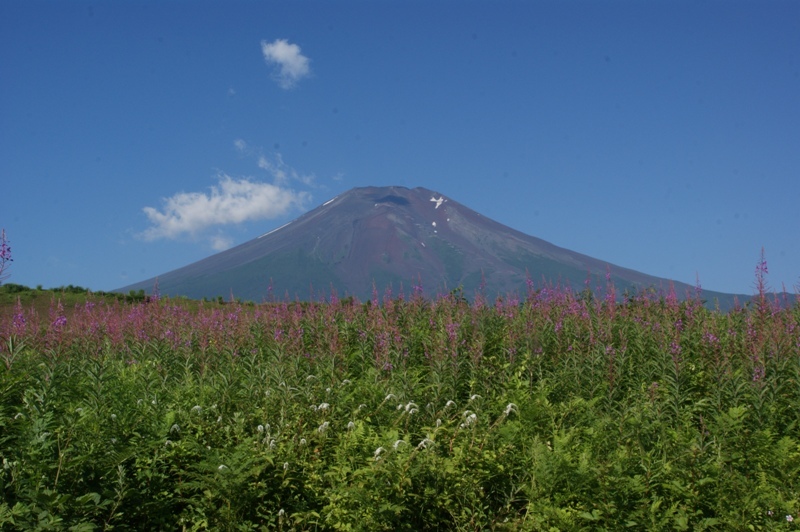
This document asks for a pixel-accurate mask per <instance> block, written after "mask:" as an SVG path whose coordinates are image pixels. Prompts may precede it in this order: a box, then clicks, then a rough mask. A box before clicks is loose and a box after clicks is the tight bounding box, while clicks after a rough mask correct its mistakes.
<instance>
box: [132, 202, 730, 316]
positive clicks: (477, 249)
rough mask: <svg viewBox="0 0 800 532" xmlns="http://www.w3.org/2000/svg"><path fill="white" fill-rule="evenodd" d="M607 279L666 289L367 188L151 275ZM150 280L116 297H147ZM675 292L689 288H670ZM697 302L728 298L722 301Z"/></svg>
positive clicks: (450, 284)
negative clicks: (127, 294)
mask: <svg viewBox="0 0 800 532" xmlns="http://www.w3.org/2000/svg"><path fill="white" fill-rule="evenodd" d="M606 272H609V273H610V275H611V278H612V280H613V281H614V283H615V285H616V287H617V289H618V290H619V291H620V292H621V291H622V290H625V289H639V288H645V287H651V286H652V287H655V288H661V289H664V290H666V289H668V287H669V283H670V281H668V280H666V279H661V278H658V277H653V276H650V275H646V274H644V273H641V272H637V271H634V270H630V269H627V268H623V267H620V266H616V265H613V264H608V263H606V262H604V261H602V260H598V259H595V258H592V257H589V256H586V255H582V254H580V253H576V252H573V251H570V250H567V249H564V248H560V247H558V246H555V245H553V244H551V243H549V242H546V241H544V240H541V239H539V238H536V237H533V236H530V235H526V234H524V233H521V232H519V231H516V230H514V229H511V228H509V227H507V226H504V225H502V224H500V223H498V222H495V221H493V220H491V219H489V218H486V217H484V216H481V215H480V214H479V213H477V212H475V211H473V210H472V209H469V208H468V207H466V206H464V205H461V204H460V203H458V202H456V201H454V200H452V199H450V198H447V197H445V196H443V195H441V194H439V193H437V192H434V191H431V190H428V189H425V188H415V189H407V188H404V187H365V188H356V189H352V190H350V191H348V192H346V193H344V194H341V195H340V196H337V197H335V198H333V199H331V200H329V201H327V202H325V203H324V204H322V205H320V206H319V207H317V208H316V209H314V210H312V211H309V212H308V213H306V214H304V215H303V216H300V217H299V218H297V219H296V220H294V221H292V222H290V223H288V224H286V225H284V226H283V227H280V228H278V229H275V230H273V231H271V232H269V233H266V234H264V235H262V236H260V237H258V238H255V239H253V240H250V241H248V242H245V243H243V244H241V245H239V246H237V247H234V248H232V249H229V250H227V251H223V252H221V253H218V254H216V255H212V256H210V257H208V258H205V259H203V260H200V261H198V262H195V263H193V264H190V265H188V266H185V267H183V268H179V269H177V270H174V271H171V272H168V273H165V274H163V275H159V276H158V284H159V290H160V291H161V293H162V294H169V295H184V296H188V297H192V298H202V297H216V296H218V295H222V296H224V297H226V298H227V297H228V295H229V294H231V293H233V294H234V296H236V297H238V298H242V299H246V300H253V301H262V300H264V299H265V298H268V297H269V295H270V294H269V288H270V287H271V290H272V295H274V296H275V297H278V298H282V297H284V295H286V294H288V296H289V297H290V298H295V297H298V298H300V299H307V298H308V297H309V295H310V294H311V293H312V290H313V292H314V293H315V294H319V293H325V294H327V293H328V292H329V291H330V289H331V287H333V288H335V289H336V290H337V292H338V294H339V295H340V296H344V295H355V296H357V297H359V298H361V299H365V298H368V297H370V294H371V293H372V290H373V285H374V286H375V287H376V288H377V289H378V291H379V292H381V293H382V292H383V291H384V290H385V289H386V288H387V287H388V286H389V285H391V286H392V287H393V290H394V291H395V293H396V292H397V291H398V290H399V288H400V286H401V285H402V286H403V287H404V290H405V291H406V292H408V291H410V289H411V286H412V285H416V284H418V283H421V285H422V286H423V288H424V291H425V293H426V294H428V295H435V294H436V293H439V292H444V291H448V290H451V289H454V288H456V287H463V290H464V294H465V295H467V296H472V295H473V294H474V293H475V291H476V290H478V289H480V287H481V286H483V290H484V293H485V294H486V295H487V296H488V297H494V296H495V295H497V294H505V293H508V292H514V291H516V292H524V291H525V287H526V280H527V279H528V278H530V279H531V280H533V281H534V283H536V284H537V285H541V283H542V282H543V280H547V281H548V282H552V283H556V282H558V283H561V284H562V285H569V286H571V287H573V288H575V289H577V290H580V289H582V288H583V287H584V283H585V282H586V280H587V277H588V276H591V279H590V284H591V286H592V287H595V286H597V285H604V284H605V276H606ZM154 283H155V278H153V279H147V280H145V281H142V282H139V283H135V284H132V285H129V286H126V287H123V288H120V291H128V290H132V289H133V290H139V289H144V290H145V291H150V290H151V289H152V287H153V286H154ZM674 285H675V290H676V292H677V293H678V295H679V296H680V295H683V294H684V293H685V292H686V291H687V290H691V287H689V286H688V285H685V284H682V283H674ZM704 296H705V297H707V298H710V299H713V298H714V297H719V298H721V300H722V299H724V300H725V301H728V300H732V296H728V295H726V294H713V293H705V294H704Z"/></svg>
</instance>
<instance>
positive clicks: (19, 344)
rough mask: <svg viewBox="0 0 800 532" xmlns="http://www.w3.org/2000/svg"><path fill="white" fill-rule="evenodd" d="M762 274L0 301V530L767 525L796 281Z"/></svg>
mask: <svg viewBox="0 0 800 532" xmlns="http://www.w3.org/2000/svg"><path fill="white" fill-rule="evenodd" d="M757 275H759V272H758V271H757ZM764 288H765V287H764V283H763V277H761V276H759V277H758V278H757V295H756V296H755V297H754V299H753V300H752V301H751V302H749V303H748V304H747V305H744V306H737V308H735V309H734V310H732V311H730V312H720V311H718V310H713V309H709V308H707V307H706V306H704V305H703V302H702V301H701V299H700V298H701V297H702V295H701V293H700V291H699V290H698V292H697V293H696V294H689V295H688V297H687V298H685V299H679V298H678V297H677V296H676V294H674V293H672V292H670V291H665V292H657V291H654V290H650V291H644V292H641V293H638V294H628V295H625V296H624V297H622V296H620V295H618V294H616V293H615V290H614V287H613V286H612V285H608V286H605V287H602V289H596V290H589V289H587V290H585V291H583V292H575V291H572V290H570V289H565V288H561V287H557V286H555V287H554V286H542V287H538V288H536V287H533V286H532V285H531V286H529V290H528V291H527V293H525V294H522V295H520V296H514V295H509V296H506V297H503V298H498V299H496V300H487V299H486V298H484V297H482V296H481V295H480V294H478V295H477V296H476V297H475V298H474V299H473V300H472V301H467V300H466V299H464V298H463V297H461V295H460V293H459V292H458V291H455V292H453V293H451V294H447V295H442V296H439V297H437V298H434V299H428V298H425V297H423V295H422V290H421V288H420V287H415V288H414V290H413V292H412V293H411V294H408V295H404V294H392V293H391V291H387V293H385V294H383V295H380V296H379V294H378V293H377V292H376V293H374V294H373V297H372V299H371V300H369V301H365V302H359V301H356V300H353V299H343V300H339V299H338V298H337V297H336V295H335V294H333V293H331V294H326V295H325V296H324V297H322V296H320V297H318V298H315V300H314V301H311V302H298V301H273V302H268V303H263V304H257V305H256V304H245V303H238V302H230V303H227V304H224V305H221V304H219V303H216V302H194V303H193V304H192V305H188V304H187V303H186V302H182V301H178V300H171V299H168V298H158V297H153V298H151V299H145V300H131V301H125V300H120V299H109V298H100V299H93V298H91V297H87V298H85V299H84V300H81V301H79V302H73V303H72V304H71V305H70V306H69V308H66V307H65V304H64V302H63V301H62V300H61V299H60V298H58V297H56V296H53V297H51V299H50V301H49V304H48V306H47V307H46V308H43V307H42V306H41V305H38V306H35V305H33V304H24V303H23V301H22V299H20V300H18V302H16V303H14V304H13V305H12V306H11V308H10V309H9V310H8V311H7V312H4V313H2V314H0V338H1V339H2V344H1V345H0V361H1V362H2V363H0V399H1V401H0V459H2V467H0V493H1V494H2V496H0V528H2V529H3V530H17V529H32V530H76V531H81V530H112V529H113V530H584V529H586V530H621V529H626V528H628V529H632V530H704V529H708V530H789V529H793V528H794V527H795V526H796V523H795V522H794V520H795V518H798V519H800V517H798V513H799V512H800V430H799V429H798V422H799V421H800V303H798V302H797V300H796V298H793V297H775V296H770V295H767V293H766V291H765V289H764Z"/></svg>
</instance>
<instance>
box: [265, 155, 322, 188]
mask: <svg viewBox="0 0 800 532" xmlns="http://www.w3.org/2000/svg"><path fill="white" fill-rule="evenodd" d="M274 159H275V160H274V161H271V160H270V159H268V158H267V157H265V156H264V155H261V156H259V158H258V167H259V168H261V169H262V170H266V171H267V172H269V174H270V175H271V176H272V177H273V179H274V180H275V183H276V184H278V185H285V184H286V183H287V182H288V181H289V180H290V179H293V180H295V181H299V182H300V183H303V184H304V185H306V186H308V187H313V186H314V180H315V179H316V176H315V175H314V174H301V173H300V172H298V171H297V170H295V169H294V168H292V167H291V166H289V165H288V164H286V163H285V162H283V157H282V156H281V154H280V153H276V154H275V158H274Z"/></svg>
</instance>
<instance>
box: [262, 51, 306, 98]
mask: <svg viewBox="0 0 800 532" xmlns="http://www.w3.org/2000/svg"><path fill="white" fill-rule="evenodd" d="M261 53H263V54H264V60H265V61H266V62H267V63H268V64H271V65H275V66H276V69H275V71H274V72H273V74H272V76H273V78H274V79H275V81H277V82H278V85H279V86H280V87H281V88H282V89H291V88H292V87H294V86H295V85H296V84H297V82H298V81H300V80H301V79H303V78H305V77H308V76H309V75H310V74H311V68H310V67H309V59H308V57H306V56H304V55H303V54H302V53H300V47H299V46H297V45H296V44H291V43H290V42H289V41H287V40H286V39H276V40H275V41H273V42H267V41H261Z"/></svg>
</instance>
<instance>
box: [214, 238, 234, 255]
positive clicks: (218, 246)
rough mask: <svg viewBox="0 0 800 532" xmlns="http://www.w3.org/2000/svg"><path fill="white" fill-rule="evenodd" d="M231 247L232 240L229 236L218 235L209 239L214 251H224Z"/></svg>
mask: <svg viewBox="0 0 800 532" xmlns="http://www.w3.org/2000/svg"><path fill="white" fill-rule="evenodd" d="M232 246H233V239H232V238H230V237H229V236H226V235H223V234H218V235H214V236H212V237H211V247H212V248H214V251H225V250H226V249H230V248H231V247H232Z"/></svg>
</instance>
